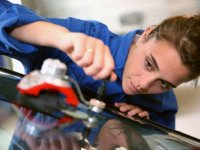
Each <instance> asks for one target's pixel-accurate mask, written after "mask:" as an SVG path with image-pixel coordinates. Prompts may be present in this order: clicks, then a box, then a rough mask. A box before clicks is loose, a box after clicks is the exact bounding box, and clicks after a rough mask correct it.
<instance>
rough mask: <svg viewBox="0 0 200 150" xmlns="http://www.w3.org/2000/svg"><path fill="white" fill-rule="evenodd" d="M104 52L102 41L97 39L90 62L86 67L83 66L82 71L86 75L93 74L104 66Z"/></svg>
mask: <svg viewBox="0 0 200 150" xmlns="http://www.w3.org/2000/svg"><path fill="white" fill-rule="evenodd" d="M104 52H105V47H104V44H103V42H101V41H100V40H99V41H97V43H96V47H95V50H94V57H93V62H92V64H91V65H90V66H88V67H84V71H85V73H86V74H87V75H90V76H95V75H96V74H97V73H99V72H100V71H101V70H102V68H103V67H104Z"/></svg>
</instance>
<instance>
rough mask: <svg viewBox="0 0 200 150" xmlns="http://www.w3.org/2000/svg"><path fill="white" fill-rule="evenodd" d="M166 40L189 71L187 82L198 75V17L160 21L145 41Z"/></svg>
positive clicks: (199, 62)
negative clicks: (152, 39) (153, 39)
mask: <svg viewBox="0 0 200 150" xmlns="http://www.w3.org/2000/svg"><path fill="white" fill-rule="evenodd" d="M151 38H155V39H157V40H166V41H168V42H169V43H171V44H172V45H173V46H174V47H175V48H176V49H177V51H178V53H179V55H180V58H181V61H182V63H183V64H184V65H185V66H186V67H187V68H188V69H189V70H190V75H189V80H192V79H196V84H197V78H198V76H199V74H200V15H193V16H175V17H170V18H167V19H165V20H164V21H162V22H161V23H160V24H159V25H158V26H156V27H155V28H154V30H153V31H152V32H151V33H150V34H149V35H148V37H147V40H149V39H151Z"/></svg>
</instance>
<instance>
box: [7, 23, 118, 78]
mask: <svg viewBox="0 0 200 150" xmlns="http://www.w3.org/2000/svg"><path fill="white" fill-rule="evenodd" d="M7 32H8V33H9V34H10V35H11V36H12V37H14V38H16V39H18V40H20V41H23V42H27V43H30V44H35V45H40V46H48V47H54V48H58V49H60V50H62V51H63V52H65V53H66V54H67V55H68V56H69V57H70V58H71V59H72V60H73V61H74V62H75V63H76V64H77V65H79V66H80V67H82V68H83V69H84V71H85V73H86V74H87V75H89V76H92V77H93V78H94V79H105V78H107V77H109V78H110V80H111V81H114V80H116V78H117V76H116V74H115V73H114V72H113V69H114V66H115V64H114V60H113V57H112V55H111V53H110V49H109V48H108V46H106V45H105V44H104V43H103V42H102V41H101V40H99V39H97V38H93V37H91V36H88V35H86V34H83V33H77V32H70V31H69V30H68V29H66V28H64V27H62V26H59V25H56V24H53V23H50V22H45V21H37V22H33V23H30V24H26V25H23V26H20V27H16V28H13V29H12V30H8V31H7Z"/></svg>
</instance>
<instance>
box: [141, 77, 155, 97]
mask: <svg viewBox="0 0 200 150" xmlns="http://www.w3.org/2000/svg"><path fill="white" fill-rule="evenodd" d="M154 81H155V78H154V77H150V76H148V77H144V78H141V79H140V91H141V92H143V93H145V92H148V91H149V89H150V87H151V86H152V84H153V82H154Z"/></svg>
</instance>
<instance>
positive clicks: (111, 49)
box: [0, 0, 200, 128]
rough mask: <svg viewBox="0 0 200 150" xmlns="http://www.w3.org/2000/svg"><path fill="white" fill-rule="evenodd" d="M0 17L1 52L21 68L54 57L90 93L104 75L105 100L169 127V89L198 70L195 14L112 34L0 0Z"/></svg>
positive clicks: (172, 101) (199, 24)
mask: <svg viewBox="0 0 200 150" xmlns="http://www.w3.org/2000/svg"><path fill="white" fill-rule="evenodd" d="M0 20H1V21H0V37H1V38H0V52H1V54H4V55H8V56H10V57H14V58H16V59H18V60H20V61H21V62H22V63H23V65H24V67H25V69H26V71H27V73H28V72H30V71H31V70H34V69H39V68H40V67H41V65H42V62H43V61H44V60H45V59H46V58H57V59H60V60H61V61H62V62H64V63H65V64H66V65H67V66H68V75H69V76H70V77H72V78H74V79H75V80H76V81H77V82H78V83H79V85H80V86H81V89H82V91H83V92H84V91H86V92H88V91H89V93H95V94H96V93H97V89H98V87H99V86H100V84H101V82H102V81H101V79H104V78H107V77H109V78H110V80H111V81H113V82H109V83H108V84H107V88H106V93H105V99H106V100H107V101H106V102H107V103H111V104H115V106H117V107H119V109H120V110H121V111H123V112H127V113H128V114H129V115H136V114H138V115H139V116H141V117H147V118H149V119H150V120H153V121H155V122H157V123H160V124H162V125H164V126H166V127H169V128H174V127H175V114H176V112H177V102H176V98H175V95H174V93H173V91H172V90H171V89H172V88H175V87H177V86H178V85H179V84H181V83H183V82H187V81H189V80H192V79H196V78H197V77H198V75H199V72H200V59H199V57H200V45H199V41H200V16H198V15H196V16H191V17H186V16H176V17H172V18H168V19H166V20H164V21H163V22H161V23H160V24H158V25H157V26H155V27H149V28H147V29H146V30H144V31H143V30H134V31H131V32H129V33H127V34H125V35H117V34H114V33H112V32H111V31H109V29H108V27H107V26H106V25H104V24H102V23H100V22H97V21H85V20H79V19H75V18H67V19H55V18H45V17H42V16H39V15H37V14H36V13H34V12H33V11H31V10H30V9H28V8H25V7H23V6H21V5H14V4H11V3H9V2H8V1H6V0H3V1H2V2H1V3H0ZM147 94H148V96H146V95H147Z"/></svg>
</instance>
